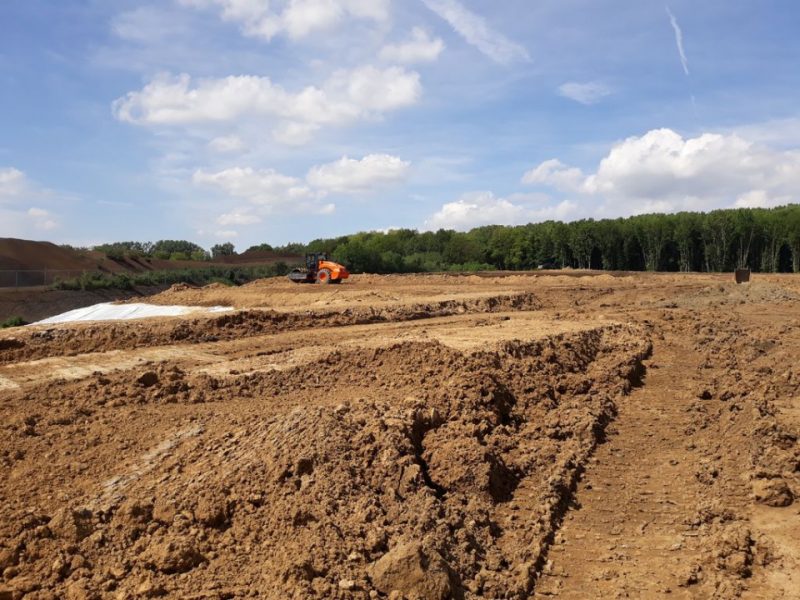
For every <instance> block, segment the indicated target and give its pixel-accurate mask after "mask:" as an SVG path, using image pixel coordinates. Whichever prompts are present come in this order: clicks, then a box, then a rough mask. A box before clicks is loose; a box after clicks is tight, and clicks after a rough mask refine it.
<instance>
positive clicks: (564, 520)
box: [0, 273, 800, 600]
mask: <svg viewBox="0 0 800 600" xmlns="http://www.w3.org/2000/svg"><path fill="white" fill-rule="evenodd" d="M798 288H800V286H798V285H797V279H796V278H792V277H777V276H776V277H763V278H759V277H757V278H756V279H755V280H754V282H753V283H752V284H750V285H748V286H739V287H737V286H735V285H734V284H732V283H731V282H730V281H729V280H728V278H727V277H723V276H696V275H681V276H679V275H653V274H639V275H632V274H617V276H612V275H608V274H590V273H586V274H582V273H571V274H569V275H566V274H553V275H550V274H548V275H547V276H543V277H540V276H533V275H511V276H506V275H505V274H503V275H502V276H500V275H498V276H497V277H474V276H462V277H455V276H443V275H437V276H407V277H400V276H394V277H376V276H365V277H354V278H353V280H352V281H351V282H349V283H347V284H343V285H341V286H336V287H332V288H324V287H321V286H293V285H291V284H288V283H286V284H284V283H283V282H279V281H264V282H255V283H253V284H251V285H249V286H243V287H242V288H237V289H229V288H222V289H220V288H218V287H216V286H211V287H209V288H205V289H199V290H198V289H189V288H185V287H179V288H174V289H171V290H169V291H167V292H165V293H163V294H160V295H158V296H156V297H154V298H152V299H151V300H152V301H154V302H162V303H165V304H201V305H209V304H227V305H229V306H233V307H234V308H236V309H239V310H238V311H237V312H236V313H234V314H233V315H224V316H223V317H212V318H203V319H198V318H190V319H181V318H175V319H151V320H144V321H141V322H139V323H124V324H123V323H119V324H83V325H72V326H70V325H60V326H56V327H33V328H27V329H25V330H23V331H19V330H17V331H13V332H3V333H0V363H1V364H0V423H2V424H3V425H2V427H3V436H2V440H3V441H2V442H0V573H1V574H2V581H0V598H22V597H26V598H27V597H29V598H63V597H67V598H138V597H185V598H237V597H265V598H276V599H278V598H281V599H283V598H320V599H322V598H339V599H342V600H345V599H347V600H349V599H357V598H358V599H367V598H392V599H393V600H402V599H406V600H420V599H421V600H429V599H434V600H446V599H448V598H464V599H467V600H472V599H476V600H477V599H483V598H520V599H521V598H529V597H545V596H556V597H564V598H614V597H637V598H659V597H666V596H667V595H668V596H670V597H676V598H681V597H683V598H708V597H718V598H736V597H749V598H781V597H784V598H793V597H798V587H797V585H798V581H797V575H796V573H797V567H798V563H797V560H798V558H799V554H800V553H799V551H800V544H798V543H797V542H796V540H797V539H798V533H800V522H799V517H798V513H797V510H796V508H795V507H796V505H795V504H794V495H795V493H800V478H799V477H798V473H800V450H799V449H798V446H797V436H798V429H797V428H798V422H797V421H798V417H799V416H800V413H798V408H800V404H798V403H799V402H800V398H799V397H800V394H799V393H798V386H799V385H800V371H798V368H797V366H796V358H795V357H796V356H797V355H798V352H800V311H798V308H800V307H799V306H798V300H797V298H798V295H797V293H798ZM223 300H224V301H223Z"/></svg>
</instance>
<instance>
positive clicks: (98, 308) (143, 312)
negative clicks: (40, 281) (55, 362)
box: [33, 302, 233, 325]
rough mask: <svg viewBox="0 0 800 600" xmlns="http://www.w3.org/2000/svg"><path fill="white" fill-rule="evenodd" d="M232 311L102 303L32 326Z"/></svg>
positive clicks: (219, 307) (220, 307)
mask: <svg viewBox="0 0 800 600" xmlns="http://www.w3.org/2000/svg"><path fill="white" fill-rule="evenodd" d="M230 310H233V309H232V308H231V307H229V306H212V307H206V306H159V305H157V304H112V303H111V302H103V303H102V304H95V305H94V306H87V307H85V308H76V309H75V310H71V311H69V312H65V313H62V314H60V315H56V316H54V317H49V318H47V319H43V320H41V321H37V322H36V323H33V325H52V324H54V323H72V322H75V321H127V320H129V319H144V318H146V317H179V316H181V315H187V314H189V313H203V312H206V313H216V312H227V311H230Z"/></svg>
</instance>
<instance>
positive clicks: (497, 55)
mask: <svg viewBox="0 0 800 600" xmlns="http://www.w3.org/2000/svg"><path fill="white" fill-rule="evenodd" d="M422 1H423V2H424V3H425V5H426V6H427V7H428V8H429V9H430V10H432V11H433V12H435V13H436V14H437V15H439V16H440V17H441V18H442V19H444V20H445V21H447V23H448V24H449V25H450V27H452V28H453V29H454V30H455V32H456V33H458V34H459V35H460V36H461V37H463V38H464V39H465V40H466V41H467V43H469V44H471V45H472V46H475V47H476V48H477V49H478V50H480V51H481V52H482V53H483V54H485V55H486V56H488V57H489V58H491V59H492V60H493V61H495V62H498V63H500V64H509V63H512V62H516V61H528V60H530V55H529V54H528V51H527V50H526V49H525V47H524V46H521V45H520V44H517V43H516V42H513V41H511V40H509V39H508V38H507V37H505V36H504V35H503V34H501V33H500V32H498V31H494V30H493V29H492V28H491V27H489V25H488V24H487V23H486V20H485V19H484V18H483V17H481V16H480V15H478V14H475V13H474V12H472V11H471V10H469V9H468V8H467V7H466V6H464V5H463V4H462V3H461V2H459V1H458V0H422Z"/></svg>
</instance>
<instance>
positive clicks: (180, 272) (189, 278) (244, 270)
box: [53, 264, 288, 290]
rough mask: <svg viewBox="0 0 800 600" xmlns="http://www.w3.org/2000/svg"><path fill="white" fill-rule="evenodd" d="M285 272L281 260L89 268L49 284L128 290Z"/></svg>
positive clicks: (237, 281)
mask: <svg viewBox="0 0 800 600" xmlns="http://www.w3.org/2000/svg"><path fill="white" fill-rule="evenodd" d="M282 271H283V272H282ZM286 272H288V267H287V266H286V265H285V264H283V265H281V264H276V265H263V266H257V267H231V266H215V267H205V268H198V269H175V270H170V271H144V272H142V273H118V274H114V275H109V274H105V273H99V272H93V273H83V274H82V275H81V276H80V277H74V278H72V279H64V280H57V281H56V282H55V283H54V284H53V288H54V289H57V290H99V289H122V290H129V289H132V288H133V287H135V286H160V285H172V284H174V283H192V284H195V285H205V284H207V283H212V282H217V283H224V284H225V285H241V284H243V283H247V282H248V281H253V280H254V279H262V278H264V277H275V276H277V275H285V274H286Z"/></svg>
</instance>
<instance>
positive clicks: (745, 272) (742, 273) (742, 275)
mask: <svg viewBox="0 0 800 600" xmlns="http://www.w3.org/2000/svg"><path fill="white" fill-rule="evenodd" d="M749 282H750V269H736V283H749Z"/></svg>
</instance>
